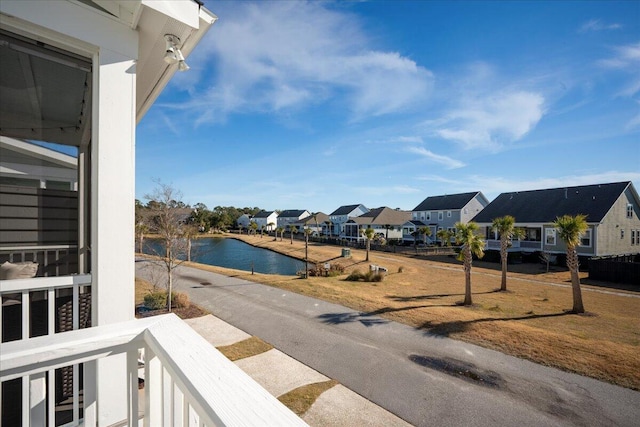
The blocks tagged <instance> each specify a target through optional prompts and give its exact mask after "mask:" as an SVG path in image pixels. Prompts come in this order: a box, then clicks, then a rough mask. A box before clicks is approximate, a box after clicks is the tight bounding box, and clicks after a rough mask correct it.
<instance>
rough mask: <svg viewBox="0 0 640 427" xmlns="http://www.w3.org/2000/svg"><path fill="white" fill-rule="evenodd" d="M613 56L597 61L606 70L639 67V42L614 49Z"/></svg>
mask: <svg viewBox="0 0 640 427" xmlns="http://www.w3.org/2000/svg"><path fill="white" fill-rule="evenodd" d="M614 52H615V55H614V56H612V57H610V58H607V59H603V60H601V61H599V63H600V65H602V66H604V67H607V68H632V67H633V68H635V69H636V70H637V69H638V68H637V67H638V66H639V65H640V42H638V43H633V44H629V45H626V46H617V47H615V48H614Z"/></svg>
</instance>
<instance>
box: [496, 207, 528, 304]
mask: <svg viewBox="0 0 640 427" xmlns="http://www.w3.org/2000/svg"><path fill="white" fill-rule="evenodd" d="M515 223H516V219H515V218H514V217H512V216H511V215H505V216H502V217H500V218H495V219H494V220H493V223H492V224H491V229H492V230H495V231H497V232H498V233H500V262H501V264H502V281H501V282H500V290H501V291H506V290H507V256H508V249H509V246H511V240H512V239H513V238H514V237H515V238H521V237H524V230H522V229H521V228H516V227H515Z"/></svg>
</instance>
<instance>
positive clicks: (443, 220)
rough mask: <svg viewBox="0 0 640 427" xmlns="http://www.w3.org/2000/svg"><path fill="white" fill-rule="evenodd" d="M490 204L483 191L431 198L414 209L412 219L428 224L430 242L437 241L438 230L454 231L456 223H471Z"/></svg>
mask: <svg viewBox="0 0 640 427" xmlns="http://www.w3.org/2000/svg"><path fill="white" fill-rule="evenodd" d="M488 204H489V200H487V198H486V197H485V196H484V194H482V192H481V191H473V192H470V193H459V194H445V195H442V196H430V197H427V198H426V199H424V200H423V201H422V202H421V203H420V204H419V205H418V206H416V207H415V208H413V210H412V211H411V219H412V220H415V221H422V222H424V223H425V224H427V225H428V226H429V227H430V228H431V239H430V240H433V241H437V237H436V233H437V232H438V230H440V229H449V230H453V228H454V225H455V223H456V222H462V223H467V222H469V221H470V220H471V218H473V217H474V216H475V215H477V214H478V212H480V211H482V210H483V209H484V208H485V206H487V205H488Z"/></svg>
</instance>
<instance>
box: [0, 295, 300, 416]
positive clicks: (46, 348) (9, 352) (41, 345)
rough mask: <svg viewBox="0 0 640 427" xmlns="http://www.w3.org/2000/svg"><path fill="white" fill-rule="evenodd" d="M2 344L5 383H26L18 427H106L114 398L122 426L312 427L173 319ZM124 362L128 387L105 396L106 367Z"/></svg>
mask: <svg viewBox="0 0 640 427" xmlns="http://www.w3.org/2000/svg"><path fill="white" fill-rule="evenodd" d="M76 306H77V303H76ZM1 346H2V347H1V351H0V366H1V368H0V379H1V381H2V382H3V383H8V382H12V381H13V382H14V383H16V382H17V383H18V384H21V387H18V388H19V389H21V391H20V394H21V396H12V398H13V399H12V400H13V401H14V402H15V401H18V402H21V403H20V407H19V408H14V409H16V410H17V411H16V410H14V412H16V413H17V414H18V415H17V417H18V418H17V419H15V420H13V421H15V422H16V425H19V424H22V425H39V426H40V425H41V426H45V425H46V426H54V425H86V426H95V425H102V423H100V415H99V409H98V408H100V401H101V399H104V398H107V399H108V398H109V396H114V395H119V396H125V397H126V398H125V399H124V400H123V401H125V402H126V407H127V408H126V409H127V418H126V419H124V420H122V421H121V422H120V423H117V424H116V425H129V426H133V425H144V426H159V425H171V426H224V425H279V426H283V425H306V424H305V423H304V422H303V421H302V420H300V418H298V417H297V416H296V415H295V414H293V412H291V411H290V410H289V409H287V408H286V407H285V406H284V405H282V404H281V403H280V402H279V401H278V400H277V399H275V398H274V397H273V396H271V395H270V394H269V393H268V392H267V391H266V390H264V389H263V388H262V387H260V386H259V385H258V384H257V383H256V382H255V381H254V380H252V379H251V378H250V377H249V376H248V375H247V374H245V373H244V372H243V371H242V370H241V369H240V368H238V367H237V366H236V365H234V364H233V363H232V362H230V361H229V360H228V359H227V358H226V357H224V356H223V355H222V354H221V353H220V352H218V351H217V350H216V349H215V348H214V347H213V346H211V345H210V344H209V343H208V342H207V341H206V340H204V339H203V338H202V337H201V336H200V335H199V334H197V333H196V332H195V331H194V330H193V329H191V328H190V327H189V326H188V325H187V324H186V323H184V322H183V321H182V320H180V319H179V318H178V317H176V316H175V315H173V314H167V315H163V316H157V317H152V318H147V319H141V320H131V321H127V322H121V323H115V324H111V325H106V326H98V327H92V328H87V329H78V330H74V331H70V332H65V333H59V334H53V335H46V336H41V337H36V338H30V339H24V340H17V341H12V342H6V343H3V344H2V345H1ZM118 358H119V359H120V361H121V362H122V363H125V364H126V374H125V375H126V381H123V382H121V383H122V384H125V386H124V388H122V389H121V390H117V391H116V393H115V394H114V393H113V392H112V393H109V394H108V395H106V396H105V397H103V396H101V395H100V392H99V389H98V387H97V379H98V381H99V376H98V375H97V374H98V365H99V364H100V363H103V361H105V360H107V359H118ZM66 368H68V369H70V370H71V372H73V375H72V378H73V379H74V380H73V381H72V384H73V386H72V398H69V399H67V400H66V401H64V402H63V403H64V405H61V404H60V402H57V403H56V399H55V398H54V396H55V395H56V389H55V384H56V382H57V380H56V371H57V370H60V369H66ZM80 372H82V375H79V373H80ZM139 378H144V381H141V380H140V379H139ZM78 379H80V380H78ZM139 384H143V387H142V389H139ZM5 390H6V388H5ZM7 397H9V396H5V398H7ZM65 405H66V407H65ZM64 410H67V411H69V412H70V414H71V419H70V420H68V422H65V423H64V424H61V423H60V417H58V421H56V411H64Z"/></svg>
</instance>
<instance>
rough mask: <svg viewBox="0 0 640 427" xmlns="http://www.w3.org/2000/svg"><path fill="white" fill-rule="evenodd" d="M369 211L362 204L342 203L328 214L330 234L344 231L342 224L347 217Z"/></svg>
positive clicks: (338, 233)
mask: <svg viewBox="0 0 640 427" xmlns="http://www.w3.org/2000/svg"><path fill="white" fill-rule="evenodd" d="M367 212H369V209H368V208H367V207H366V206H365V205H363V204H357V205H343V206H340V207H339V208H338V209H336V210H335V211H333V212H331V213H330V214H329V220H330V221H331V224H332V229H331V234H332V235H334V236H340V235H342V234H343V233H344V224H345V223H346V222H347V221H348V220H349V218H353V217H358V216H360V215H362V214H366V213H367Z"/></svg>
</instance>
